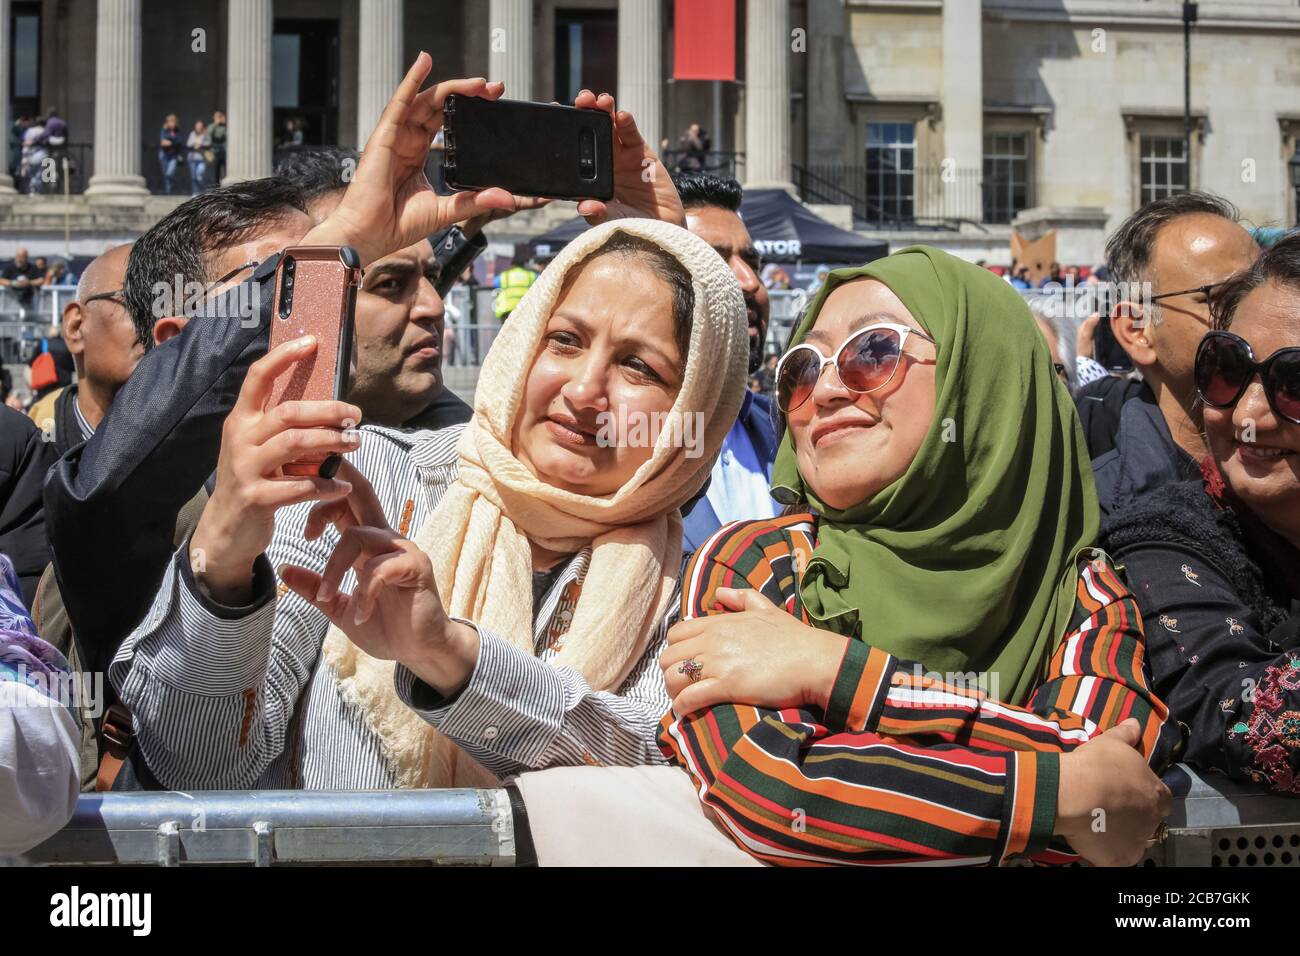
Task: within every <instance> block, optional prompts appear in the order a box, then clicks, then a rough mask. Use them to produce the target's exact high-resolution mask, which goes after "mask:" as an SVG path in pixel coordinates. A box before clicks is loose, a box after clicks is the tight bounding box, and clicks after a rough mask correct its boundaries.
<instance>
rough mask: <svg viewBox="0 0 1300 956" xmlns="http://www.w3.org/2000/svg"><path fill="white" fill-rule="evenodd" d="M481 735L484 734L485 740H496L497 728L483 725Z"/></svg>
mask: <svg viewBox="0 0 1300 956" xmlns="http://www.w3.org/2000/svg"><path fill="white" fill-rule="evenodd" d="M483 736H484V738H486V739H487V740H496V738H497V729H496V728H495V727H484V728H483Z"/></svg>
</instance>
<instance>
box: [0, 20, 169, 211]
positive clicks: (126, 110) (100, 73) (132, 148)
mask: <svg viewBox="0 0 1300 956" xmlns="http://www.w3.org/2000/svg"><path fill="white" fill-rule="evenodd" d="M7 19H8V17H7V16H6V22H7ZM141 45H142V41H141V22H140V0H99V12H98V14H97V16H96V21H95V140H94V142H95V175H94V176H92V177H90V183H89V185H88V186H87V187H86V196H87V198H88V199H90V200H92V201H94V202H103V203H110V204H122V205H137V204H141V203H143V201H144V199H145V197H146V196H148V195H149V190H148V189H147V188H146V187H145V182H144V177H143V176H141V175H140V154H141V146H142V144H143V142H144V141H143V139H142V138H141V134H140V98H141V96H140V49H141ZM5 68H6V69H7V68H8V61H6V67H5ZM5 132H6V133H7V132H8V130H7V129H6V131H5Z"/></svg>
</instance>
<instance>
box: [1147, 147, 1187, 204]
mask: <svg viewBox="0 0 1300 956" xmlns="http://www.w3.org/2000/svg"><path fill="white" fill-rule="evenodd" d="M1186 145H1187V144H1186V143H1185V142H1184V140H1183V138H1182V137H1181V136H1142V137H1141V138H1140V169H1141V175H1142V179H1141V183H1142V204H1143V205H1145V204H1147V203H1149V202H1151V201H1152V200H1153V199H1164V198H1165V197H1166V196H1172V195H1174V194H1175V193H1185V192H1187V189H1188V186H1187V184H1188V180H1189V177H1188V164H1187V151H1186Z"/></svg>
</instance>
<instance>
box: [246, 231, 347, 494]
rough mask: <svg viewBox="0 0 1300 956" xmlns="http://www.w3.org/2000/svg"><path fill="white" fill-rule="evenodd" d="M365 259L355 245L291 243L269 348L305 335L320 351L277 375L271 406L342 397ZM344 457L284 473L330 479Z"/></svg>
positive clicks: (310, 461)
mask: <svg viewBox="0 0 1300 956" xmlns="http://www.w3.org/2000/svg"><path fill="white" fill-rule="evenodd" d="M360 284H361V258H360V257H359V256H358V255H357V253H356V250H355V249H353V248H352V247H351V246H290V247H289V248H288V249H285V250H284V253H283V255H281V256H280V264H279V266H278V267H277V268H276V271H275V303H274V305H275V309H274V312H273V314H272V318H271V335H270V344H269V346H268V350H269V349H273V348H275V347H276V346H278V345H280V344H282V343H284V342H290V341H292V340H294V339H296V338H301V337H302V336H304V335H314V336H316V342H317V345H316V352H315V353H314V354H313V355H312V356H311V357H309V358H307V359H305V360H303V361H301V362H299V363H298V364H297V365H296V366H294V368H293V370H292V371H290V372H289V373H287V374H285V375H282V376H281V377H280V378H279V379H277V380H276V383H275V389H274V391H273V392H272V394H271V403H270V405H271V407H275V406H276V405H279V404H281V403H282V402H292V401H328V400H330V399H336V400H340V401H341V400H343V399H344V398H346V397H347V393H348V372H349V370H350V367H351V363H352V324H353V316H354V314H355V312H356V307H357V287H358V286H359V285H360ZM342 460H343V459H342V457H341V456H339V455H337V454H330V455H324V454H321V455H311V456H309V457H307V458H303V459H301V460H299V461H295V462H290V463H289V464H287V465H285V466H284V473H285V474H286V475H319V476H320V477H321V478H332V477H334V474H335V472H337V471H338V469H339V464H340V463H341V462H342Z"/></svg>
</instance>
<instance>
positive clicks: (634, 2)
mask: <svg viewBox="0 0 1300 956" xmlns="http://www.w3.org/2000/svg"><path fill="white" fill-rule="evenodd" d="M659 3H660V0H622V2H621V3H620V4H619V6H618V93H617V100H618V108H619V109H621V110H628V111H629V112H631V114H632V115H633V117H635V118H636V125H637V129H639V130H640V131H641V137H642V138H643V139H644V140H645V141H646V142H647V143H649V144H650V146H651V148H652V149H654V150H656V151H657V150H658V149H659V138H660V137H661V136H662V135H663V62H662V61H663V58H662V56H661V55H660V51H661V49H662V46H661V44H662V39H663V27H662V25H661V22H660V16H659ZM713 136H714V141H715V142H716V141H717V137H718V131H717V130H714V131H713Z"/></svg>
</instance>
